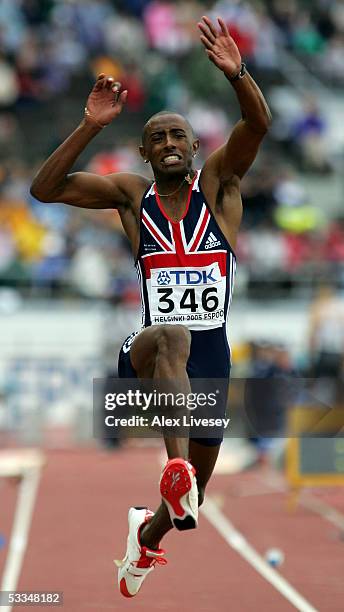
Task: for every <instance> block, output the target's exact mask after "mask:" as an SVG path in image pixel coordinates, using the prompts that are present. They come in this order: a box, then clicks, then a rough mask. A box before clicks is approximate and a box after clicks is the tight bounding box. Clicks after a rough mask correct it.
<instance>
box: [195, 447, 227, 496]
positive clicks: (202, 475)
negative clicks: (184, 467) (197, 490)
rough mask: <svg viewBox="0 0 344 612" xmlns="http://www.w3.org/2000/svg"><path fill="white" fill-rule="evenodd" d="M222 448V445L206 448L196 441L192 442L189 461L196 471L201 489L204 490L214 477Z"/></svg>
mask: <svg viewBox="0 0 344 612" xmlns="http://www.w3.org/2000/svg"><path fill="white" fill-rule="evenodd" d="M220 448H221V444H220V443H219V444H217V445H216V446H206V445H205V444H200V443H199V442H196V441H195V440H192V439H191V440H190V443H189V459H190V463H191V464H192V465H193V466H194V468H195V469H196V478H197V484H198V486H199V487H202V488H204V487H205V486H206V484H207V482H208V480H209V478H210V476H211V475H212V473H213V471H214V467H215V464H216V460H217V457H218V454H219V451H220Z"/></svg>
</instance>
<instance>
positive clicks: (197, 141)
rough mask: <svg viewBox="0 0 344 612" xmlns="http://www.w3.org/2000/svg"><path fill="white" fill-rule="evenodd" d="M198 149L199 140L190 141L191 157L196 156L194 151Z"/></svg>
mask: <svg viewBox="0 0 344 612" xmlns="http://www.w3.org/2000/svg"><path fill="white" fill-rule="evenodd" d="M198 149H199V140H198V139H197V140H194V141H193V143H192V157H196V153H197V151H198Z"/></svg>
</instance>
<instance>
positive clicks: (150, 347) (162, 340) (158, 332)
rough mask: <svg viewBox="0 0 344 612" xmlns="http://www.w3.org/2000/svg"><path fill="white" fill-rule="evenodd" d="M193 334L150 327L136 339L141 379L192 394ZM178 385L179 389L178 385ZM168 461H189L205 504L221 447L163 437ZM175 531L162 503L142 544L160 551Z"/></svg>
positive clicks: (170, 327)
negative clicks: (189, 369) (189, 363)
mask: <svg viewBox="0 0 344 612" xmlns="http://www.w3.org/2000/svg"><path fill="white" fill-rule="evenodd" d="M190 345H191V334H190V332H189V331H188V329H186V328H185V327H183V326H182V325H161V326H160V325H159V326H158V325H157V326H152V327H148V328H147V329H145V330H144V331H143V332H141V333H140V334H139V336H137V338H136V339H135V341H134V343H133V346H132V348H131V351H130V356H131V362H132V364H133V367H134V368H135V370H136V372H137V375H138V377H139V378H140V379H144V378H147V379H148V378H151V379H153V380H154V379H155V380H163V381H168V382H169V381H170V385H171V387H170V389H173V391H175V392H176V391H177V392H182V393H185V394H187V393H189V392H190V391H191V388H190V381H189V378H188V375H187V372H186V364H187V360H188V358H189V353H190ZM176 385H177V386H176ZM164 440H165V446H166V451H167V455H168V458H169V459H173V458H174V457H181V458H183V459H186V460H190V462H191V463H192V465H193V466H194V467H195V469H196V477H197V486H198V492H199V505H200V504H201V503H202V502H203V498H204V490H205V486H206V484H207V482H208V480H209V478H210V476H211V474H212V471H213V469H214V466H215V463H216V459H217V456H218V453H219V449H220V446H215V447H214V446H210V447H208V446H204V445H202V444H198V443H197V442H193V441H190V447H189V439H188V438H187V437H180V438H178V437H169V436H167V435H165V436H164ZM172 528H173V525H172V523H171V520H170V517H169V513H168V510H167V508H166V506H165V504H164V502H162V503H161V504H160V506H159V508H158V510H157V511H156V513H155V515H154V517H153V518H152V520H151V521H150V522H149V523H147V525H146V526H145V527H144V529H143V530H142V531H141V543H142V544H143V545H144V546H148V547H149V548H157V547H158V545H159V542H160V540H161V539H162V537H163V536H164V535H165V534H166V533H167V532H168V531H169V530H170V529H172Z"/></svg>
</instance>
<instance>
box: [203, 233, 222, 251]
mask: <svg viewBox="0 0 344 612" xmlns="http://www.w3.org/2000/svg"><path fill="white" fill-rule="evenodd" d="M220 244H221V241H220V240H217V238H216V236H215V235H214V234H213V232H210V234H209V236H208V238H207V242H206V243H205V247H204V248H205V249H214V248H215V247H217V246H220Z"/></svg>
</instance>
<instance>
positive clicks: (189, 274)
mask: <svg viewBox="0 0 344 612" xmlns="http://www.w3.org/2000/svg"><path fill="white" fill-rule="evenodd" d="M214 274H215V268H212V269H211V270H210V271H207V270H202V271H201V270H169V271H168V272H159V274H158V278H157V281H158V285H169V284H170V283H172V284H173V285H208V284H211V283H216V282H217V281H218V279H217V278H216V277H215V276H214Z"/></svg>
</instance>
